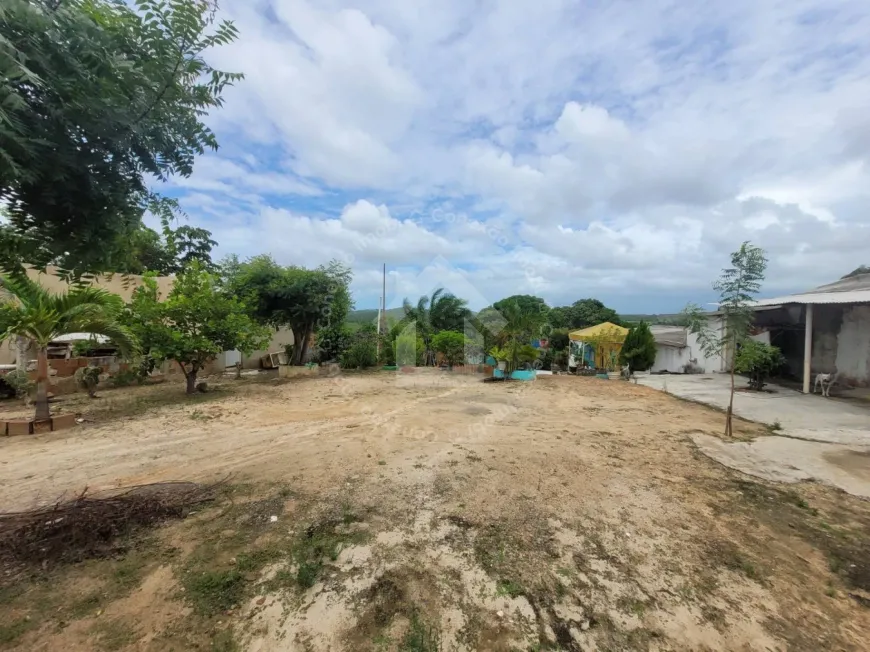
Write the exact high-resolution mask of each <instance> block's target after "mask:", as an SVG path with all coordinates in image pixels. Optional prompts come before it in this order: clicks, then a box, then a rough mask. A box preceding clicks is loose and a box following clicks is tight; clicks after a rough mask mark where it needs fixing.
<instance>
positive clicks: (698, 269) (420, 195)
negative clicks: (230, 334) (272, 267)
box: [165, 0, 870, 313]
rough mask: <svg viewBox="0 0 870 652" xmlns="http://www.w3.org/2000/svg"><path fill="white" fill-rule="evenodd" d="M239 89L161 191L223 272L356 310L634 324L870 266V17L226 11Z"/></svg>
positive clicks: (828, 10) (832, 12)
mask: <svg viewBox="0 0 870 652" xmlns="http://www.w3.org/2000/svg"><path fill="white" fill-rule="evenodd" d="M221 15H222V16H223V17H224V18H229V19H232V20H233V21H234V22H235V24H236V26H237V28H238V29H239V32H240V36H239V39H238V40H237V41H236V42H235V43H233V44H231V45H228V46H223V47H220V48H218V49H216V50H214V51H212V52H209V53H208V56H207V59H208V61H209V63H210V64H211V65H213V66H214V67H216V68H219V69H223V70H228V71H234V72H243V73H244V74H245V79H244V81H242V82H240V83H238V84H237V85H236V86H235V87H234V88H231V89H229V90H228V91H227V92H226V95H225V105H224V106H223V107H222V108H221V109H219V110H216V111H214V112H212V114H211V115H210V116H209V117H208V118H207V123H208V125H209V126H210V127H211V128H212V129H213V130H214V131H215V133H216V135H217V138H218V141H219V142H220V145H221V147H220V149H219V150H218V151H217V152H216V153H209V154H207V155H205V156H203V157H201V158H200V159H199V160H198V161H197V164H196V166H195V169H194V173H193V175H192V176H191V177H189V178H186V179H178V178H177V179H174V180H173V181H172V182H171V183H170V184H169V187H168V188H165V190H166V191H167V192H168V193H170V194H173V195H175V196H177V197H179V198H180V200H181V205H182V208H183V209H184V210H185V212H186V213H187V214H188V215H189V221H190V222H191V223H193V224H195V225H197V226H202V227H204V228H207V229H209V230H211V231H212V232H213V234H214V238H215V239H216V240H217V241H218V242H219V243H220V245H219V247H218V250H217V252H216V253H217V255H218V256H223V255H225V254H229V253H236V254H239V255H240V256H241V257H243V258H244V257H248V256H253V255H256V254H260V253H270V254H271V255H272V256H273V257H274V258H275V259H276V260H277V261H278V262H280V263H282V264H286V265H291V264H292V265H304V266H316V265H319V264H322V263H326V262H328V261H329V260H331V259H339V260H343V261H345V262H347V263H348V264H349V265H350V266H351V267H352V269H353V272H354V283H353V291H354V296H355V300H356V305H357V307H358V308H374V307H377V305H378V297H379V295H380V287H381V265H382V264H383V263H386V265H387V304H388V306H393V305H399V304H400V303H401V299H402V297H404V296H408V297H409V298H411V299H412V300H416V298H417V297H419V296H420V295H421V294H428V293H430V292H431V291H432V290H433V289H434V288H435V287H437V286H444V287H445V288H447V289H448V290H450V291H453V292H455V293H456V294H458V295H460V296H466V297H467V298H469V299H470V302H471V307H472V308H474V309H479V308H482V307H484V306H485V305H487V304H489V303H492V302H494V301H497V300H498V299H500V298H503V297H505V296H508V295H511V294H535V295H538V296H541V297H543V298H545V299H546V300H547V302H548V303H549V304H550V305H566V304H569V303H572V302H573V301H576V300H578V299H581V298H586V297H595V298H598V299H601V300H602V301H604V302H605V303H606V304H608V305H609V306H612V307H614V308H616V309H617V310H619V311H621V312H623V313H627V312H660V313H661V312H675V311H678V310H680V309H681V308H682V307H683V306H684V305H685V304H686V303H687V302H689V301H693V302H698V303H702V304H703V303H705V302H709V301H713V300H714V299H715V294H714V293H713V292H712V290H711V283H712V282H713V280H714V279H715V278H716V277H717V276H718V274H719V272H720V270H721V269H722V268H723V267H725V266H727V265H728V263H729V255H730V252H732V251H734V250H735V249H737V248H738V247H739V246H740V243H741V242H743V241H745V240H750V241H752V242H753V243H754V244H757V245H759V246H761V247H763V248H764V249H765V250H766V251H767V253H768V256H769V259H770V263H769V267H768V271H767V278H766V281H765V283H764V288H763V295H764V296H777V295H780V294H785V293H790V292H795V291H801V290H805V289H808V288H811V287H814V286H817V285H820V284H823V283H827V282H830V281H833V280H835V279H837V278H839V277H840V276H842V275H843V274H846V273H847V272H849V271H851V270H852V269H854V268H855V267H857V266H858V265H860V264H870V109H868V107H870V38H868V35H870V3H868V2H867V1H866V0H824V1H807V0H730V1H729V2H724V1H718V2H686V1H685V0H683V1H680V2H677V1H676V0H674V1H671V0H632V1H620V0H609V1H607V2H605V1H604V0H592V1H585V0H584V1H571V0H535V1H534V2H528V1H526V0H512V1H511V2H496V1H494V0H493V1H488V0H405V1H402V2H398V1H396V0H318V1H317V2H307V1H306V0H221Z"/></svg>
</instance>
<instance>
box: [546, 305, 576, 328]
mask: <svg viewBox="0 0 870 652" xmlns="http://www.w3.org/2000/svg"><path fill="white" fill-rule="evenodd" d="M570 311H571V308H570V307H568V306H560V307H556V308H551V309H550V314H549V315H548V317H547V318H548V319H549V321H550V325H551V326H552V327H553V328H557V329H559V328H571V326H572V323H571V312H570Z"/></svg>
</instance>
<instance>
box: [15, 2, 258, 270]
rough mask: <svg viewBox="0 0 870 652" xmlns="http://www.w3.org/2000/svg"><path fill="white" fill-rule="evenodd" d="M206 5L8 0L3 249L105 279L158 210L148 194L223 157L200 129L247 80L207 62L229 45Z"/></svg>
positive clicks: (160, 201)
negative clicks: (197, 164)
mask: <svg viewBox="0 0 870 652" xmlns="http://www.w3.org/2000/svg"><path fill="white" fill-rule="evenodd" d="M215 14H216V3H212V2H206V1H203V0H169V1H166V0H133V2H130V3H127V2H119V1H116V0H64V1H63V2H61V1H58V0H7V1H6V2H4V3H3V4H2V6H0V73H2V76H3V79H4V83H3V85H2V86H0V201H2V202H5V203H6V204H7V206H8V213H9V217H10V230H9V231H4V233H3V234H2V235H3V236H14V237H4V238H3V241H2V243H0V244H2V245H3V246H4V248H5V249H6V253H7V254H9V255H14V256H16V257H20V258H23V259H25V260H27V261H28V262H31V263H34V264H37V265H44V264H47V263H49V262H55V263H59V264H61V265H63V266H65V267H67V268H71V267H75V268H76V269H77V270H86V271H87V270H92V271H100V270H102V269H105V268H106V265H107V264H108V262H109V261H110V260H112V258H113V257H117V253H118V252H117V250H113V245H117V246H120V245H122V244H123V241H124V236H126V235H129V234H132V233H133V232H134V231H135V230H136V229H137V228H138V227H139V225H140V224H141V218H142V215H143V213H144V212H145V211H146V210H149V211H151V212H153V213H155V214H157V215H159V216H161V217H162V218H164V219H168V216H169V215H171V214H173V212H174V211H175V209H176V203H175V202H174V201H173V200H169V199H165V198H161V197H159V196H158V195H156V193H154V192H153V191H152V190H151V189H150V186H151V184H152V183H153V181H154V180H155V179H156V180H160V181H165V180H167V179H168V178H169V177H171V176H173V175H176V174H177V175H181V176H185V177H186V176H189V175H190V174H191V172H192V170H193V162H194V159H195V157H196V156H197V155H199V154H202V153H203V152H204V151H205V150H206V149H216V148H217V140H216V138H215V136H214V134H213V133H212V131H211V130H210V129H209V128H208V127H207V126H206V125H205V124H204V122H203V120H204V119H205V116H206V114H207V113H208V111H209V110H210V109H212V108H216V107H220V106H221V104H222V93H223V91H224V90H225V88H226V87H227V85H230V84H232V83H234V82H235V81H238V80H240V79H241V78H242V75H241V74H236V73H228V72H222V71H220V70H216V69H214V68H212V67H211V66H210V65H209V64H208V63H207V62H206V60H205V58H204V53H205V52H207V51H208V50H210V49H211V48H214V47H216V46H219V45H224V44H227V43H230V42H231V41H233V40H234V39H235V38H236V36H237V30H236V28H235V27H234V26H233V24H232V23H231V22H228V21H221V22H216V20H215V18H216V16H215Z"/></svg>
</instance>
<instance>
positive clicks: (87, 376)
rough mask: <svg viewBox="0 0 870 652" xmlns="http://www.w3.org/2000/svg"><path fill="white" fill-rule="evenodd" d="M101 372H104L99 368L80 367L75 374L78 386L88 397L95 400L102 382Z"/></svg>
mask: <svg viewBox="0 0 870 652" xmlns="http://www.w3.org/2000/svg"><path fill="white" fill-rule="evenodd" d="M101 372H102V370H101V369H100V368H99V367H79V368H78V369H76V373H75V378H76V385H78V386H79V388H81V389H83V390H85V391H86V392H87V393H88V396H90V397H91V398H94V397H95V396H96V389H97V385H98V384H99V382H100V373H101Z"/></svg>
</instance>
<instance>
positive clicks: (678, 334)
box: [650, 326, 686, 348]
mask: <svg viewBox="0 0 870 652" xmlns="http://www.w3.org/2000/svg"><path fill="white" fill-rule="evenodd" d="M650 331H652V335H653V339H654V340H655V341H656V344H660V345H661V346H674V347H677V348H682V347H684V346H686V329H685V328H682V327H681V326H651V327H650Z"/></svg>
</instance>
